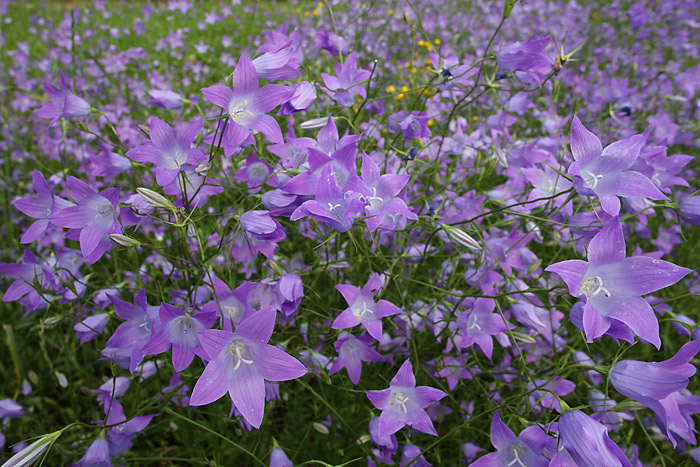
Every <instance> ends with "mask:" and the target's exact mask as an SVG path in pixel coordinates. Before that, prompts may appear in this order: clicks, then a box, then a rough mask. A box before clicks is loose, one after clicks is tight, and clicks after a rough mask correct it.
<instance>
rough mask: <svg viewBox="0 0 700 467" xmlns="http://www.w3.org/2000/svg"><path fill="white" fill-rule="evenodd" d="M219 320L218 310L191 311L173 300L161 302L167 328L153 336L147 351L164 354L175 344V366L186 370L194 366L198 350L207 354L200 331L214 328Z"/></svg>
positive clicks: (148, 352) (203, 355)
mask: <svg viewBox="0 0 700 467" xmlns="http://www.w3.org/2000/svg"><path fill="white" fill-rule="evenodd" d="M215 320H216V313H213V312H202V313H197V314H194V315H190V314H187V313H185V312H184V311H183V310H181V309H180V308H178V307H176V306H173V305H170V304H169V303H161V305H160V321H161V323H162V324H163V328H162V329H161V330H160V331H158V332H156V333H155V334H154V335H153V337H151V338H150V339H149V341H148V342H147V343H146V345H144V347H143V352H145V353H147V354H160V353H163V352H165V351H166V350H168V349H169V348H170V347H172V349H173V367H174V368H175V371H178V372H179V371H182V370H184V369H186V368H187V367H188V366H190V363H192V360H193V359H194V356H195V354H196V355H198V356H200V357H201V358H206V354H205V353H204V352H203V351H202V347H201V345H200V342H199V337H198V334H199V333H200V332H202V331H204V330H206V329H209V328H211V326H212V324H214V321H215Z"/></svg>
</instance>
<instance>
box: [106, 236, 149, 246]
mask: <svg viewBox="0 0 700 467" xmlns="http://www.w3.org/2000/svg"><path fill="white" fill-rule="evenodd" d="M109 239H110V240H112V241H113V242H114V243H116V244H117V245H121V246H139V245H141V242H139V241H138V240H136V239H135V238H131V237H129V236H127V235H122V234H110V235H109Z"/></svg>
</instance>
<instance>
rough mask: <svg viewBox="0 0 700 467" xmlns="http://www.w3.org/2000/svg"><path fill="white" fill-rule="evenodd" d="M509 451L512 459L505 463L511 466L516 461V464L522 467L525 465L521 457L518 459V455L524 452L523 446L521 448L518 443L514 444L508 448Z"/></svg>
mask: <svg viewBox="0 0 700 467" xmlns="http://www.w3.org/2000/svg"><path fill="white" fill-rule="evenodd" d="M510 453H511V454H512V455H513V460H511V461H510V462H508V464H507V465H509V466H511V465H515V464H516V463H517V465H520V466H522V467H526V464H525V463H524V462H523V461H522V459H520V456H522V455H523V454H525V448H523V447H522V446H521V445H519V444H514V445H513V446H511V448H510Z"/></svg>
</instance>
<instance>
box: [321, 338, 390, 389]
mask: <svg viewBox="0 0 700 467" xmlns="http://www.w3.org/2000/svg"><path fill="white" fill-rule="evenodd" d="M372 342H373V339H372V337H370V336H368V335H366V334H364V335H362V336H360V337H355V336H353V335H346V336H345V337H342V336H341V337H339V338H338V340H337V341H335V343H333V346H334V347H335V350H336V351H337V352H338V358H336V360H335V362H333V366H331V369H330V370H329V371H328V374H330V375H333V374H335V373H337V372H338V371H340V369H341V368H343V367H345V368H346V369H347V370H348V376H349V377H350V381H352V384H354V385H355V386H357V383H359V382H360V376H361V374H362V362H383V361H384V357H382V356H381V355H380V354H379V353H377V352H376V351H375V350H373V349H372V348H370V347H369V346H370V344H371V343H372Z"/></svg>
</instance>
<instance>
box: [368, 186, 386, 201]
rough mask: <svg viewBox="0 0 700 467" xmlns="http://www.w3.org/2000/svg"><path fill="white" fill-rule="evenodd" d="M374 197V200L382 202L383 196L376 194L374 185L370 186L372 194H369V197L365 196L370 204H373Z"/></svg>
mask: <svg viewBox="0 0 700 467" xmlns="http://www.w3.org/2000/svg"><path fill="white" fill-rule="evenodd" d="M375 199H376V200H379V202H380V203H383V202H384V198H382V197H381V196H377V187H374V186H373V187H372V196H370V197H369V198H367V201H369V203H370V204H373V201H374V200H375Z"/></svg>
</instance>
